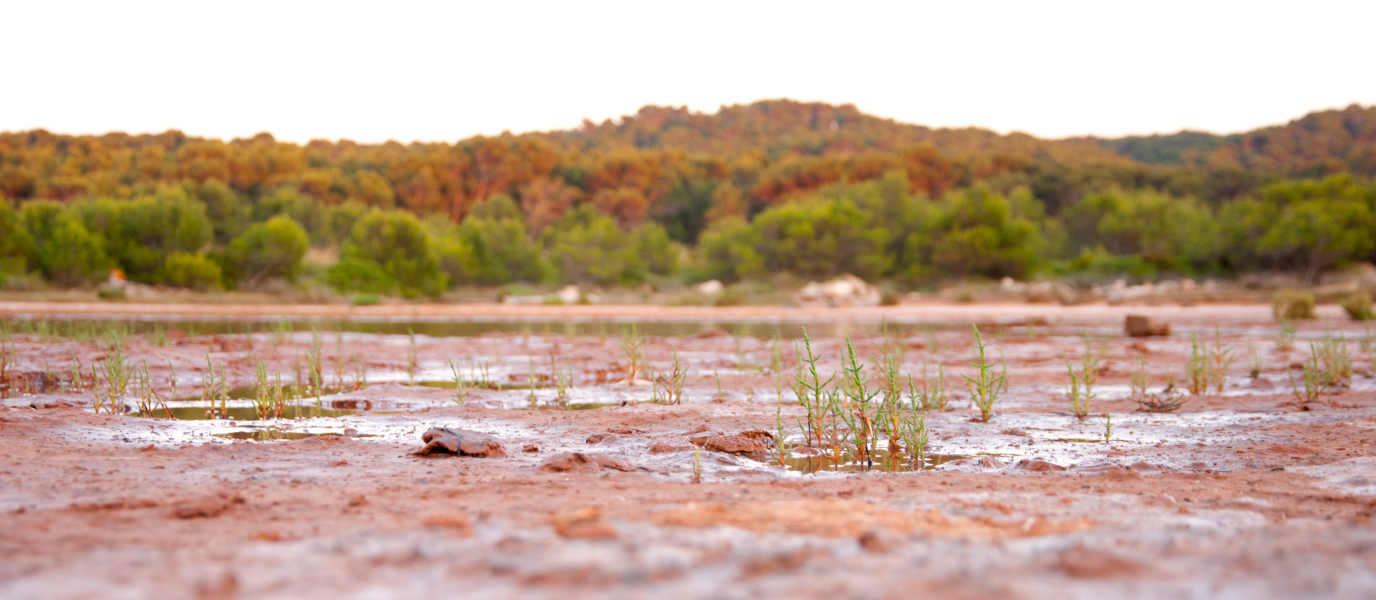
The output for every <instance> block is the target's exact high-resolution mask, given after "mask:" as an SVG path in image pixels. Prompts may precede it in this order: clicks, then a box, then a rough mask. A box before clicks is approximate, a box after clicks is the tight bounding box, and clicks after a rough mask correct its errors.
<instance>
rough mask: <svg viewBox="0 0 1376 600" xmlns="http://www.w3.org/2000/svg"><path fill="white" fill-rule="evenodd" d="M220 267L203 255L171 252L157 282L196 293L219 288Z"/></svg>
mask: <svg viewBox="0 0 1376 600" xmlns="http://www.w3.org/2000/svg"><path fill="white" fill-rule="evenodd" d="M221 276H222V273H221V272H220V265H217V264H215V261H213V260H210V259H209V258H208V257H206V256H205V255H204V254H187V253H185V252H173V253H172V254H171V255H169V256H168V257H167V260H166V261H165V262H163V265H162V269H161V270H160V271H159V272H158V280H159V281H161V282H162V283H164V284H166V285H171V286H176V287H184V288H191V289H193V290H196V291H198V292H204V291H206V290H209V289H216V288H219V287H220V278H221Z"/></svg>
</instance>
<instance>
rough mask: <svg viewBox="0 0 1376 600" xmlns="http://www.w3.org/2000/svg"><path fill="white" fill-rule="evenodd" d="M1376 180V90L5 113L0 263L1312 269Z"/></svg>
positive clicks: (375, 277) (366, 285)
mask: <svg viewBox="0 0 1376 600" xmlns="http://www.w3.org/2000/svg"><path fill="white" fill-rule="evenodd" d="M1373 176H1376V108H1362V107H1357V106H1353V107H1349V108H1347V109H1345V110H1341V111H1326V112H1320V113H1314V114H1311V115H1308V116H1306V117H1304V118H1302V119H1299V120H1297V121H1294V122H1292V123H1290V124H1287V125H1285V126H1280V127H1271V128H1266V129H1261V130H1257V131H1255V132H1251V133H1246V134H1240V135H1236V136H1227V137H1220V136H1212V135H1208V134H1197V133H1189V132H1185V133H1181V134H1176V135H1174V136H1155V137H1145V138H1143V137H1139V138H1125V139H1120V140H1095V139H1069V140H1040V139H1037V138H1034V137H1031V136H1027V135H1023V134H1011V135H998V134H995V133H992V132H989V131H984V130H978V129H929V128H926V127H920V126H914V125H905V124H899V123H895V122H893V121H889V120H884V119H879V118H875V117H871V116H868V115H864V114H862V113H860V112H859V111H857V110H856V109H855V108H854V107H851V106H829V105H824V104H804V103H796V102H789V101H769V102H759V103H755V104H751V105H747V106H733V107H723V108H722V109H721V111H719V112H718V113H716V114H697V113H692V112H689V111H687V110H684V109H674V108H661V107H645V108H643V109H641V110H640V111H639V113H638V114H636V115H634V116H627V117H624V118H622V119H621V120H619V121H617V122H611V121H607V122H604V123H601V124H594V123H590V122H584V123H583V125H582V127H580V128H578V129H576V130H571V131H558V132H549V133H531V134H524V135H519V136H518V135H511V134H503V135H501V136H496V137H475V138H471V139H467V140H462V141H460V142H458V143H455V144H443V143H432V144H410V145H403V144H399V143H395V142H390V143H386V144H379V145H362V144H355V143H353V142H348V141H340V142H328V141H323V140H315V141H312V142H310V143H308V144H306V145H304V146H302V145H296V144H290V143H280V142H277V141H275V140H274V139H273V138H272V137H271V136H270V135H267V134H261V135H258V136H255V137H254V138H251V139H238V140H232V141H229V142H223V141H220V140H211V139H200V138H192V137H188V136H185V135H183V134H181V133H179V132H175V131H171V132H166V133H162V134H157V135H139V136H133V135H126V134H107V135H103V136H63V135H55V134H50V133H47V132H44V131H32V132H21V133H5V134H0V194H3V195H4V198H5V200H6V201H5V202H4V203H0V205H2V206H3V207H0V252H3V254H0V256H3V258H2V259H0V273H3V274H9V275H10V277H9V279H10V280H12V281H20V282H22V281H31V280H32V279H33V278H34V277H37V276H41V277H42V278H43V279H46V280H47V281H49V282H51V283H52V284H55V285H59V286H83V285H89V284H92V283H94V282H97V281H99V280H101V279H103V278H104V277H105V276H106V274H107V273H108V270H109V269H111V268H119V269H122V270H123V271H124V272H125V273H126V275H127V276H128V277H129V278H130V279H132V280H135V281H141V282H148V283H161V284H167V285H177V286H187V287H193V288H198V289H210V288H218V287H258V286H261V285H264V284H265V283H266V282H269V281H280V280H288V281H292V280H296V279H298V278H299V277H300V276H301V275H302V273H303V268H302V257H303V256H305V255H306V253H307V249H308V247H318V248H332V249H335V250H337V255H338V257H339V260H338V262H337V263H336V264H334V265H333V266H331V267H329V269H328V271H322V272H319V273H316V272H311V273H308V274H309V275H310V276H311V277H312V278H313V279H315V280H319V281H325V282H328V283H329V284H330V285H331V286H333V287H335V288H337V289H339V290H342V291H353V290H359V291H379V292H384V293H395V294H402V295H423V294H435V293H438V292H441V291H443V290H444V289H446V288H448V287H452V286H457V285H496V284H504V283H509V282H516V281H522V282H532V283H555V282H583V283H594V284H599V285H630V284H637V283H640V282H645V281H648V280H653V279H655V278H659V277H666V276H681V277H683V278H686V279H701V278H709V277H713V278H719V279H723V280H737V279H743V278H744V279H748V278H759V277H764V276H768V275H770V274H773V273H779V272H791V273H794V274H797V275H800V276H805V277H821V276H826V275H830V274H835V273H840V272H852V273H855V274H857V275H861V276H863V277H866V278H891V279H893V280H894V281H896V282H898V283H899V284H901V285H920V284H923V283H926V282H930V281H934V280H938V279H942V278H951V277H967V276H980V277H1001V276H1005V275H1008V276H1014V277H1028V276H1032V275H1035V274H1038V273H1044V272H1049V273H1052V274H1062V275H1067V274H1089V275H1092V276H1098V275H1102V276H1112V275H1117V274H1129V275H1133V276H1138V277H1152V276H1155V275H1157V274H1162V273H1180V274H1223V275H1226V274H1230V273H1238V272H1243V271H1250V270H1260V269H1289V270H1293V271H1295V272H1297V273H1299V274H1301V275H1303V276H1305V277H1309V278H1312V277H1314V276H1316V275H1317V274H1318V273H1321V272H1322V271H1324V270H1327V269H1331V268H1334V267H1337V266H1340V265H1341V264H1343V263H1346V262H1350V261H1356V260H1369V259H1371V258H1373V251H1376V248H1373V247H1372V246H1373V236H1372V235H1371V228H1372V226H1373V224H1374V222H1373V220H1374V219H1376V188H1373V187H1372V186H1371V185H1370V184H1369V182H1370V181H1371V178H1372V177H1373ZM25 273H27V274H29V277H28V278H27V279H26V278H24V277H16V275H21V274H25ZM10 285H11V286H13V285H14V284H13V283H11V284H10Z"/></svg>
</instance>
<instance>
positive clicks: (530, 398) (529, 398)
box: [526, 356, 538, 410]
mask: <svg viewBox="0 0 1376 600" xmlns="http://www.w3.org/2000/svg"><path fill="white" fill-rule="evenodd" d="M526 359H527V360H528V361H529V362H530V379H529V381H530V394H529V395H528V396H526V400H527V401H528V402H530V409H531V410H535V408H536V404H537V403H538V401H537V400H536V398H535V380H536V378H535V357H534V356H528V357H526Z"/></svg>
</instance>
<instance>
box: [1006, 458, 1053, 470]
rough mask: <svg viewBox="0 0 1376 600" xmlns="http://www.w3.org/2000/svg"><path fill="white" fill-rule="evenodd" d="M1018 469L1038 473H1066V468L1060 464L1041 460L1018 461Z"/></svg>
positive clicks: (1025, 459) (1026, 459) (1027, 459)
mask: <svg viewBox="0 0 1376 600" xmlns="http://www.w3.org/2000/svg"><path fill="white" fill-rule="evenodd" d="M1017 467H1018V468H1019V469H1023V470H1025V471H1033V472H1037V473H1049V472H1051V471H1064V470H1065V467H1062V466H1060V465H1058V464H1055V463H1051V462H1047V461H1045V460H1043V459H1040V458H1024V459H1022V460H1020V461H1018V465H1017Z"/></svg>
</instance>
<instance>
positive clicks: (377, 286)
mask: <svg viewBox="0 0 1376 600" xmlns="http://www.w3.org/2000/svg"><path fill="white" fill-rule="evenodd" d="M325 282H326V283H328V284H329V285H330V287H332V288H334V289H336V290H339V291H341V292H368V293H373V294H390V293H393V290H394V289H396V282H395V281H392V278H391V277H389V276H388V275H387V272H386V271H383V270H382V265H379V264H377V263H376V262H374V261H371V260H367V259H363V258H355V257H352V256H350V257H345V258H343V259H340V261H339V262H337V263H335V264H334V265H333V266H331V267H330V268H329V269H328V270H326V271H325Z"/></svg>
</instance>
